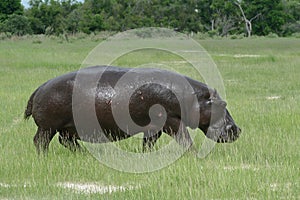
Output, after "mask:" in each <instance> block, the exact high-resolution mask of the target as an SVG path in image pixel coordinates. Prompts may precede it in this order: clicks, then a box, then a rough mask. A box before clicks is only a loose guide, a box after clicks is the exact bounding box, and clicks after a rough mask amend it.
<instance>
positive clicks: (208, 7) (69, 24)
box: [0, 0, 300, 37]
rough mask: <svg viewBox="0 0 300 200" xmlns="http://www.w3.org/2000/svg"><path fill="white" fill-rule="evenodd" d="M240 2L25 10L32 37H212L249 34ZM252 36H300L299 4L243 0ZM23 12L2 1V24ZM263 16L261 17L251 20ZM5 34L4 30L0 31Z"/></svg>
mask: <svg viewBox="0 0 300 200" xmlns="http://www.w3.org/2000/svg"><path fill="white" fill-rule="evenodd" d="M236 2H237V0H225V1H224V0H177V1H174V0H163V1H161V0H151V1H150V0H125V1H124V0H113V1H109V0H85V1H84V2H78V1H76V0H30V2H29V4H30V7H29V8H28V9H26V10H25V11H24V15H25V16H26V17H27V18H28V20H29V23H30V28H31V29H32V33H33V34H49V35H59V34H67V33H69V34H75V33H78V32H83V33H87V34H90V33H95V32H99V31H125V30H128V29H134V28H141V27H166V28H170V29H174V30H177V31H180V32H185V33H191V32H193V33H199V32H202V33H207V32H208V34H209V35H213V36H222V37H223V36H228V35H239V34H242V33H245V21H244V18H243V16H242V13H241V11H240V9H239V7H238V6H237V5H236ZM239 2H240V4H241V6H242V7H243V9H244V12H245V16H246V17H247V19H249V20H252V21H251V22H252V28H253V30H252V34H254V35H268V34H269V33H276V34H277V35H279V36H287V35H292V34H293V33H297V32H299V29H300V28H299V21H300V14H299V13H300V4H299V3H298V1H297V0H241V1H239ZM13 13H15V14H19V15H22V14H23V8H22V6H21V4H20V0H5V1H1V2H0V22H1V21H2V22H3V21H4V20H5V19H7V18H8V16H9V15H11V14H13ZM258 14H259V17H257V18H255V19H253V18H254V17H255V16H257V15H258ZM0 32H3V30H0Z"/></svg>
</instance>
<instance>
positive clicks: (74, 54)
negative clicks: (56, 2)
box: [0, 38, 300, 199]
mask: <svg viewBox="0 0 300 200" xmlns="http://www.w3.org/2000/svg"><path fill="white" fill-rule="evenodd" d="M39 41H41V42H35V39H30V38H28V39H24V40H18V39H17V40H15V41H12V40H5V41H0V60H1V63H0V84H1V86H0V98H1V101H0V105H1V112H0V199H99V198H101V199H102V198H103V199H299V198H300V192H299V191H300V185H299V184H300V182H299V178H300V169H299V166H300V165H299V164H300V163H299V157H300V156H299V152H300V147H299V142H300V140H299V133H298V131H299V129H300V125H299V121H300V105H299V102H300V82H299V74H300V67H299V63H300V54H299V52H300V46H299V45H298V44H299V39H281V38H278V39H269V38H263V39H261V38H257V39H242V40H227V39H222V40H201V41H200V43H201V44H202V46H203V47H204V48H205V49H206V50H207V51H208V52H209V53H210V55H212V57H213V59H214V61H215V62H216V64H217V66H218V68H219V70H220V72H221V74H222V77H223V81H224V84H225V87H226V99H227V101H228V107H229V110H230V112H231V114H232V115H233V117H234V119H235V120H236V122H237V124H238V125H239V126H240V127H241V128H242V130H243V133H242V136H241V138H240V139H239V140H238V141H236V142H235V143H232V144H217V145H216V146H215V148H214V149H213V151H212V152H211V154H210V155H209V156H208V157H206V158H205V159H198V158H196V157H194V156H193V155H192V154H189V153H187V154H185V155H184V156H183V157H181V158H180V159H179V160H177V161H176V162H175V163H173V164H172V165H170V166H168V167H165V168H163V169H161V170H159V171H156V172H151V173H144V174H132V173H124V172H119V171H116V170H114V169H111V168H109V167H106V166H105V165H103V164H101V163H99V162H98V161H97V160H96V159H95V158H94V157H93V156H91V155H90V154H88V153H87V152H83V153H76V154H74V153H71V152H69V151H68V150H67V149H65V148H64V147H62V146H61V145H60V144H59V143H58V140H57V138H54V140H53V141H52V143H51V145H50V151H49V155H48V157H45V158H38V157H37V155H36V152H35V148H34V145H33V142H32V138H33V136H34V134H35V131H36V126H35V124H34V122H33V120H32V119H31V120H30V121H28V122H25V121H23V118H22V117H23V111H24V108H25V106H26V103H27V100H28V98H29V96H30V94H31V93H32V92H33V91H34V89H35V88H36V87H38V86H39V85H40V84H42V83H43V82H44V81H46V80H48V79H50V78H53V77H55V76H58V75H61V74H63V73H66V72H69V71H73V70H76V69H78V68H79V67H80V64H81V62H82V60H83V59H84V58H85V57H86V55H87V54H88V52H89V51H90V50H92V49H93V47H95V46H96V45H97V44H98V43H97V42H96V41H93V40H90V39H88V38H83V39H78V40H72V42H71V43H65V42H61V41H60V40H58V39H50V38H41V39H39ZM239 55H246V56H244V57H243V56H239ZM251 55H252V56H251ZM253 55H257V56H254V57H253ZM170 58H171V59H170ZM153 59H158V60H165V61H166V62H167V61H170V60H172V61H173V60H176V59H178V58H176V57H172V56H171V57H170V56H169V55H163V54H161V53H159V54H157V52H137V53H136V54H133V55H128V56H127V57H125V58H123V60H122V59H120V60H118V61H116V64H118V65H124V66H126V65H134V64H140V63H147V62H148V61H151V60H153ZM141 60H143V62H141ZM178 70H181V72H182V73H184V74H187V75H190V76H192V75H193V74H192V72H191V71H189V70H187V69H186V68H185V67H182V66H181V65H179V64H178ZM271 97H278V98H271ZM197 133H199V134H197V136H196V138H195V145H196V146H197V147H199V146H200V145H201V142H202V141H203V138H204V136H203V134H202V133H201V132H200V131H198V132H197ZM168 140H169V138H168V137H166V136H165V137H163V138H161V140H160V141H159V144H158V146H159V145H162V144H163V143H164V142H167V141H168ZM119 145H120V146H122V148H133V151H134V150H135V148H140V145H141V142H140V141H139V139H137V138H131V139H128V140H125V141H122V143H120V144H119ZM134 145H136V146H138V147H136V146H134ZM133 146H134V147H133ZM136 151H139V149H138V150H136ZM61 182H74V183H98V184H102V185H120V186H129V185H132V186H135V187H138V189H133V190H127V191H125V192H114V193H111V194H109V193H105V194H98V193H91V194H85V193H83V192H79V193H78V192H74V191H73V190H71V189H64V188H61V187H59V186H57V184H58V183H61Z"/></svg>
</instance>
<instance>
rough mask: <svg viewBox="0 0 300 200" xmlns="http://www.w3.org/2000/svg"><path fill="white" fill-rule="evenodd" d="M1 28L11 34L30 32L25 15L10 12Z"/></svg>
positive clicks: (18, 34) (19, 34) (20, 34)
mask: <svg viewBox="0 0 300 200" xmlns="http://www.w3.org/2000/svg"><path fill="white" fill-rule="evenodd" d="M1 30H2V31H3V32H6V33H11V34H13V35H17V36H22V35H25V34H30V33H31V32H32V30H31V28H30V24H29V20H28V19H27V17H25V16H23V15H16V14H12V15H9V16H8V18H7V19H6V20H5V21H4V22H3V23H2V25H1Z"/></svg>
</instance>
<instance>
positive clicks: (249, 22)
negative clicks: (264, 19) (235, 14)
mask: <svg viewBox="0 0 300 200" xmlns="http://www.w3.org/2000/svg"><path fill="white" fill-rule="evenodd" d="M234 3H235V4H236V5H237V6H238V7H239V9H240V11H241V13H242V16H243V19H244V21H245V25H246V30H247V36H248V37H251V33H252V21H253V20H255V19H256V18H258V17H259V16H260V15H261V13H258V14H257V15H255V16H254V17H252V18H251V19H250V20H249V19H247V17H246V15H245V12H244V10H243V8H242V6H241V4H240V1H236V2H234Z"/></svg>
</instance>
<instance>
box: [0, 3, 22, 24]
mask: <svg viewBox="0 0 300 200" xmlns="http://www.w3.org/2000/svg"><path fill="white" fill-rule="evenodd" d="M22 13H23V7H22V5H21V0H1V1H0V22H1V21H3V20H5V19H7V18H8V16H9V15H12V14H22Z"/></svg>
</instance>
